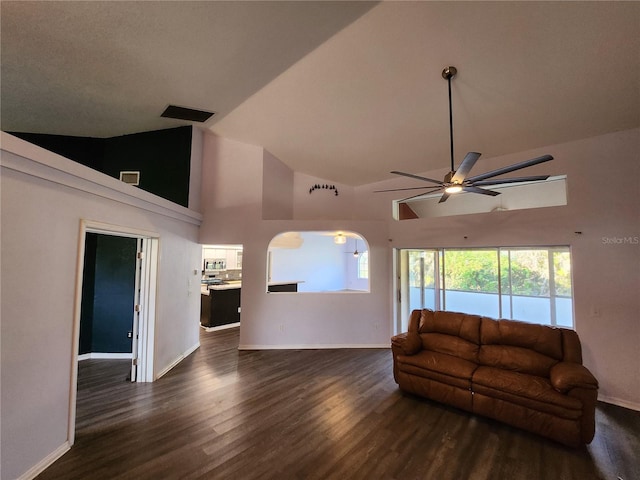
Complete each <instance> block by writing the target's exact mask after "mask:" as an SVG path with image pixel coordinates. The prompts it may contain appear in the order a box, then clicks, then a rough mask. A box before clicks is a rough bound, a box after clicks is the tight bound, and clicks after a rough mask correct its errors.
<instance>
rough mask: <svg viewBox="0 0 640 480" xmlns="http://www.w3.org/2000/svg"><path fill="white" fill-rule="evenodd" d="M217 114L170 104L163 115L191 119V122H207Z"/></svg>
mask: <svg viewBox="0 0 640 480" xmlns="http://www.w3.org/2000/svg"><path fill="white" fill-rule="evenodd" d="M214 115H215V112H206V111H204V110H195V109H193V108H187V107H178V106H176V105H169V106H168V107H167V108H166V109H165V110H164V112H162V115H160V116H161V117H166V118H177V119H178V120H189V121H190V122H199V123H202V122H206V121H207V120H209V119H210V118H211V117H213V116H214Z"/></svg>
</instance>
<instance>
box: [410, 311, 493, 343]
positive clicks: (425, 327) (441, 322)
mask: <svg viewBox="0 0 640 480" xmlns="http://www.w3.org/2000/svg"><path fill="white" fill-rule="evenodd" d="M481 318H482V317H480V316H478V315H468V314H466V313H457V312H442V311H438V312H433V311H431V310H423V311H422V315H421V318H420V327H419V332H420V333H444V334H447V335H454V336H457V337H460V338H463V339H464V340H467V341H469V342H473V343H476V344H479V343H480V319H481Z"/></svg>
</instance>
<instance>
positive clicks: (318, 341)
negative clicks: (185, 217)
mask: <svg viewBox="0 0 640 480" xmlns="http://www.w3.org/2000/svg"><path fill="white" fill-rule="evenodd" d="M204 145H205V148H204V157H203V185H202V189H203V203H202V208H203V214H204V218H203V222H202V227H201V229H200V241H201V243H205V244H207V243H209V244H211V243H241V244H243V247H244V249H243V273H242V297H241V308H242V313H241V328H240V345H241V348H298V347H299V348H313V347H323V346H331V347H338V346H356V347H364V346H384V347H386V346H388V345H389V336H390V334H391V302H390V299H391V291H390V288H388V287H389V285H388V281H389V280H388V279H390V277H391V273H390V271H389V265H390V250H389V248H388V246H387V244H388V240H387V225H386V223H384V222H377V221H373V222H371V221H360V222H354V221H350V220H264V219H262V217H261V215H262V209H261V208H260V205H259V204H255V203H254V202H253V201H251V200H248V197H250V198H253V195H259V194H260V191H258V192H256V190H255V189H256V186H255V184H253V183H252V184H251V186H250V187H249V188H251V189H252V190H251V191H250V192H244V191H243V190H242V184H241V183H236V184H235V189H236V190H234V191H228V190H227V188H228V186H227V182H228V179H226V178H225V177H224V172H235V170H237V169H240V170H241V171H242V172H244V174H245V175H246V176H250V177H255V176H259V177H258V179H259V180H260V181H261V180H262V171H263V161H264V158H263V155H262V153H261V149H260V148H259V147H254V146H251V145H246V144H243V143H241V142H236V141H233V140H228V139H224V138H220V137H216V136H214V135H207V136H206V138H205V142H204ZM264 165H265V168H268V163H264ZM266 176H268V174H267V175H266ZM294 177H298V178H299V176H297V175H294ZM307 180H308V179H307ZM314 180H315V179H314ZM297 181H298V180H294V183H295V182H297ZM305 183H306V182H305ZM282 188H288V186H287V185H283V186H282ZM296 188H297V187H294V216H295V215H296V213H295V205H296V204H297V203H298V202H297V201H296V200H295V199H297V198H299V197H300V196H301V195H302V196H304V195H306V197H309V196H312V195H309V186H307V185H305V188H306V191H304V192H302V191H301V190H302V189H299V190H300V192H298V193H296ZM220 191H227V192H228V193H227V194H225V195H221V194H219V193H215V192H220ZM316 193H318V192H314V194H316ZM320 193H323V192H322V191H320ZM324 193H327V192H326V191H325V192H324ZM340 195H342V193H341V194H340ZM306 197H305V198H306ZM341 198H342V200H339V202H344V197H341V196H338V197H335V196H333V195H316V196H315V197H314V200H313V214H314V215H317V216H320V217H322V216H325V215H324V213H323V212H325V211H326V212H327V215H326V216H329V217H331V216H334V215H336V212H344V209H342V208H339V209H336V202H335V200H336V199H341ZM323 205H325V208H324V209H323V207H322V206H323ZM345 205H346V204H343V206H345ZM347 206H348V205H347ZM308 214H309V215H310V213H308ZM321 230H334V231H335V230H343V231H354V232H358V233H359V234H361V235H363V236H364V237H365V238H366V239H367V241H368V243H369V247H370V250H371V253H370V268H371V270H372V275H374V276H375V278H376V280H375V281H372V282H371V291H370V293H298V294H295V295H289V294H269V293H266V291H265V283H266V279H267V270H266V268H267V251H268V246H269V242H270V241H271V240H272V239H273V237H275V236H276V235H277V234H279V233H282V232H287V231H301V232H303V231H321Z"/></svg>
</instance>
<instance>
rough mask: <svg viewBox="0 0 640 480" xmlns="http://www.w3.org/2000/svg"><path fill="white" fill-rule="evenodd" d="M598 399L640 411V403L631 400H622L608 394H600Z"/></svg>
mask: <svg viewBox="0 0 640 480" xmlns="http://www.w3.org/2000/svg"><path fill="white" fill-rule="evenodd" d="M598 401H599V402H604V403H611V404H613V405H617V406H618V407H624V408H628V409H630V410H635V411H636V412H640V403H636V402H630V401H628V400H622V399H620V398H616V397H609V396H607V395H598Z"/></svg>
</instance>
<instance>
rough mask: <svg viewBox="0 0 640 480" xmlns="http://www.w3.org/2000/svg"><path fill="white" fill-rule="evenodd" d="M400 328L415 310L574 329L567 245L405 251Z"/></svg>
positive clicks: (401, 262)
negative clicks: (480, 316) (445, 311)
mask: <svg viewBox="0 0 640 480" xmlns="http://www.w3.org/2000/svg"><path fill="white" fill-rule="evenodd" d="M398 265H399V277H400V282H399V292H398V299H399V309H400V315H399V316H400V319H401V324H400V325H399V328H400V330H403V329H404V328H406V322H407V320H408V316H409V314H410V313H411V311H412V310H414V309H416V308H431V309H436V310H449V311H456V312H465V313H473V314H476V315H484V316H487V317H492V318H508V319H514V320H523V321H526V322H531V323H539V324H543V325H557V326H562V327H569V328H573V306H572V293H571V256H570V252H569V247H531V248H520V247H501V248H475V249H428V250H420V249H406V250H405V249H403V250H400V251H399V263H398Z"/></svg>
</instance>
